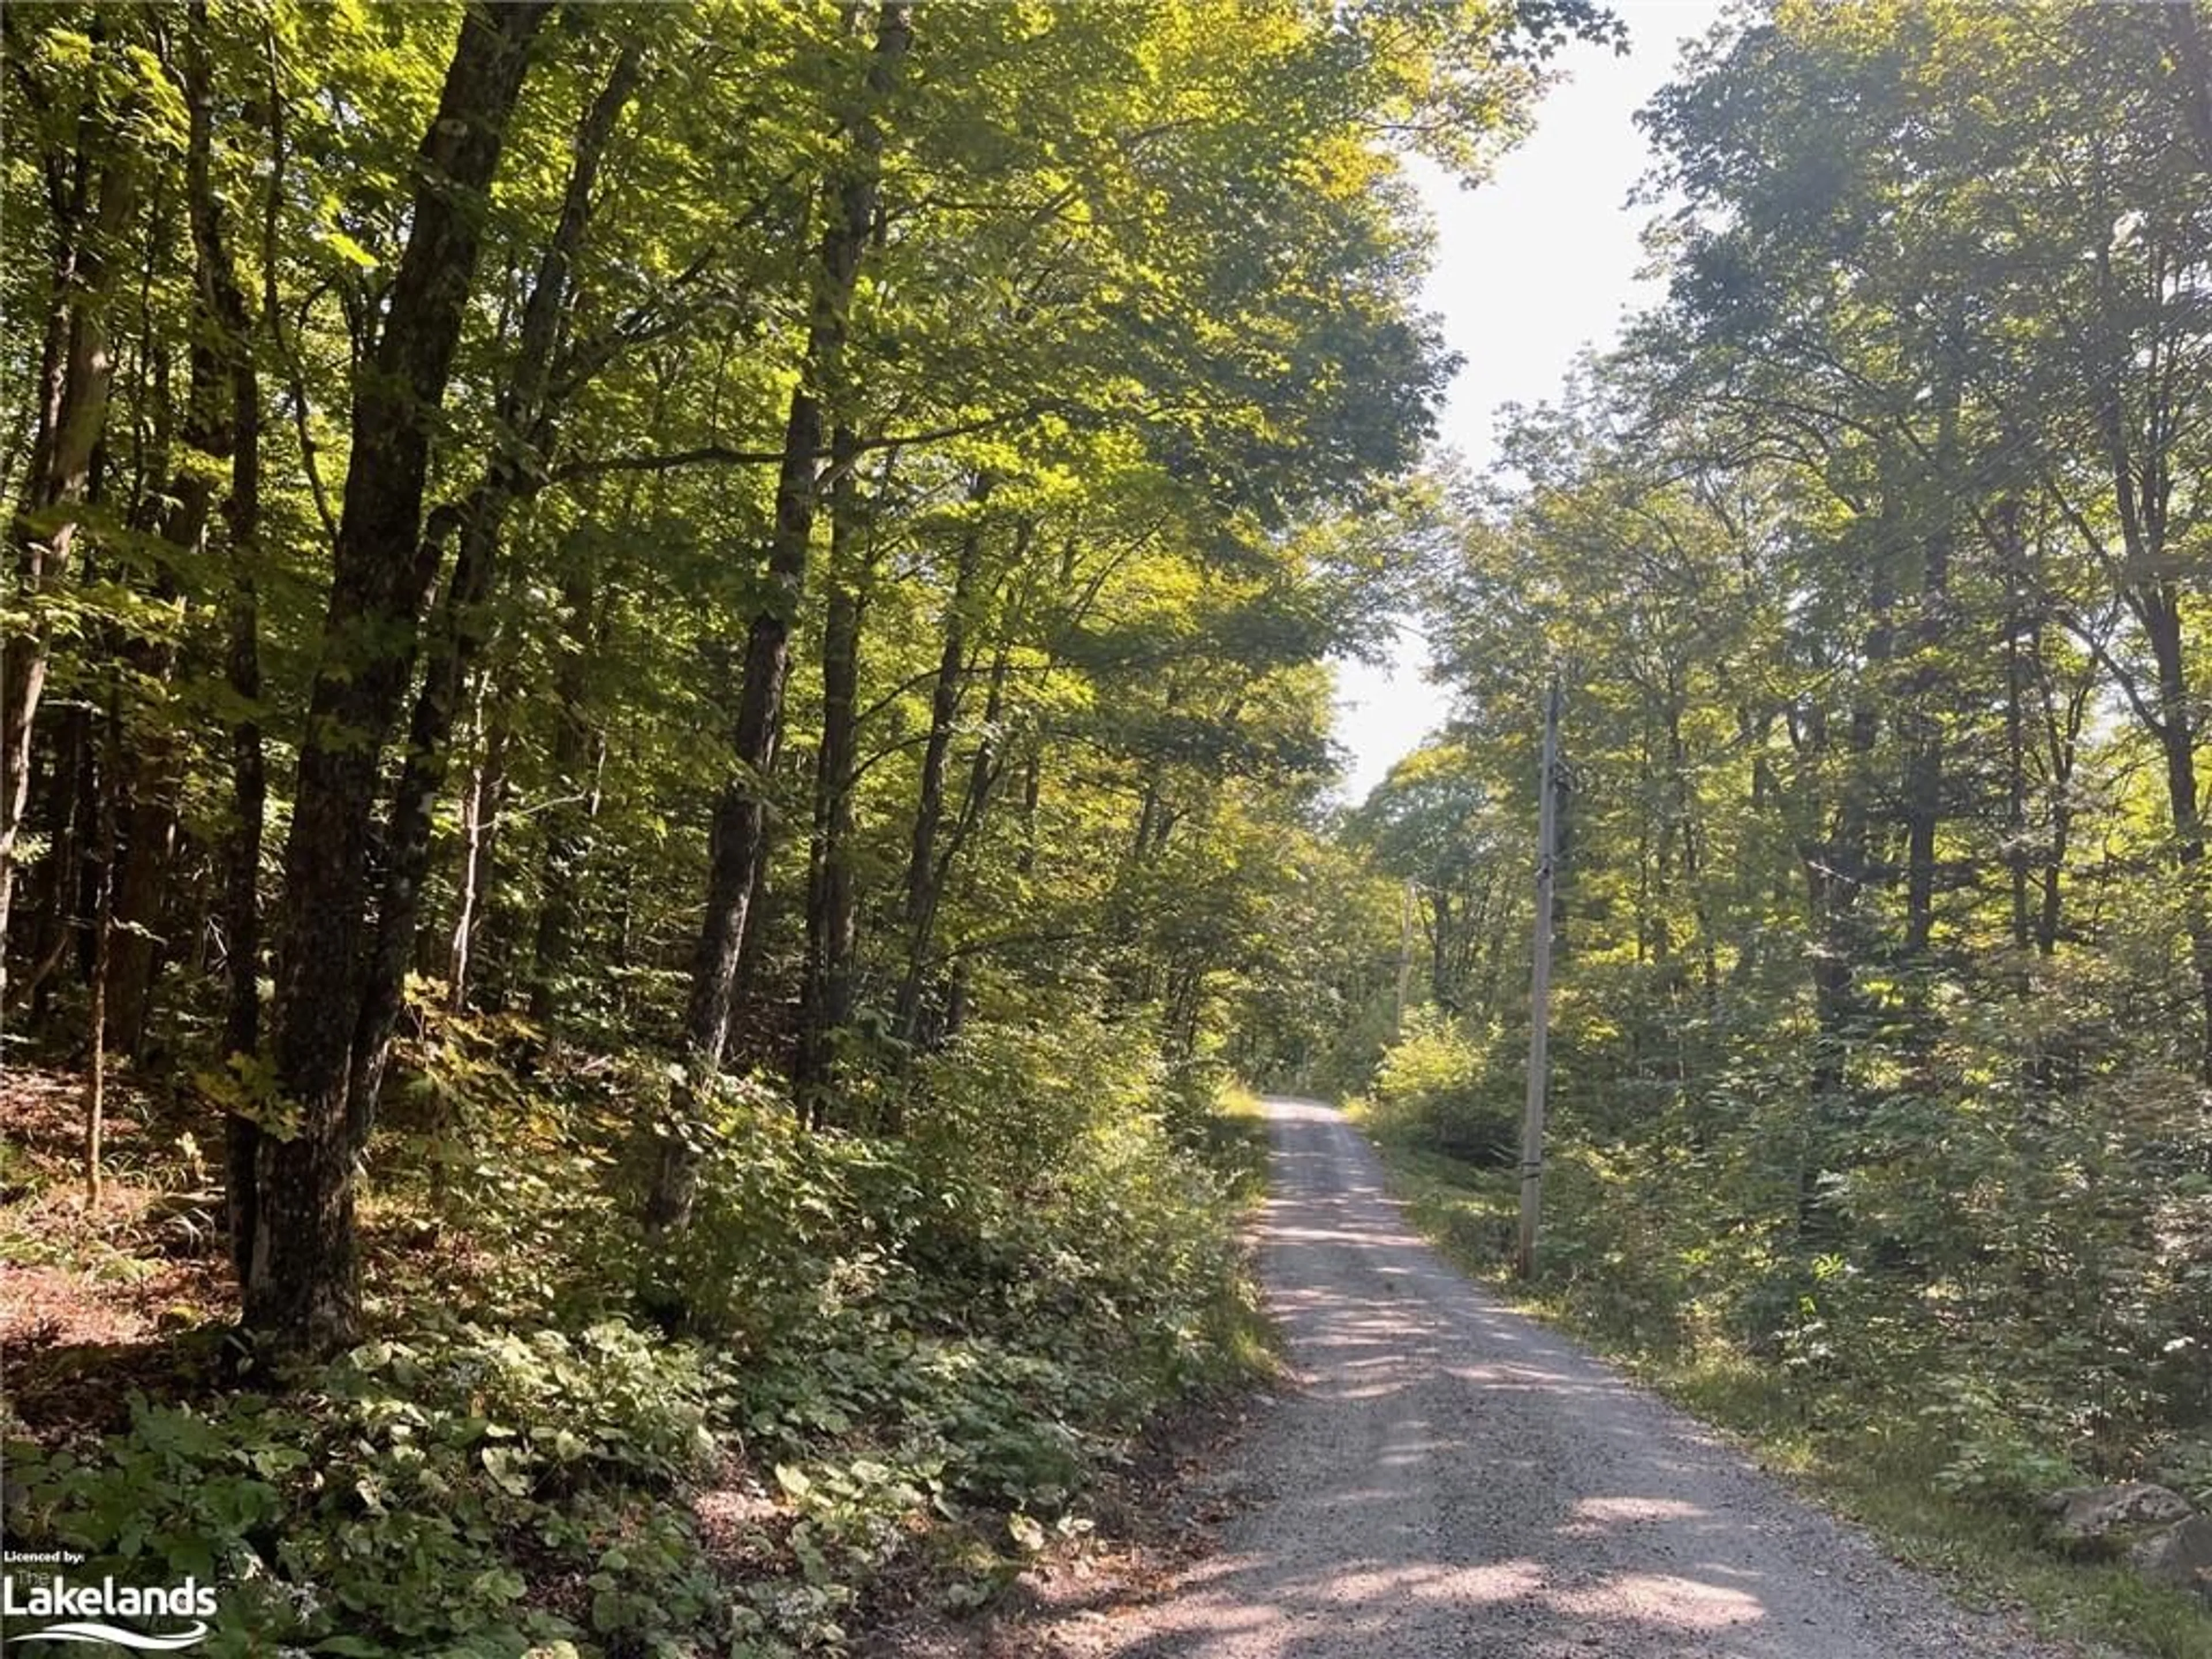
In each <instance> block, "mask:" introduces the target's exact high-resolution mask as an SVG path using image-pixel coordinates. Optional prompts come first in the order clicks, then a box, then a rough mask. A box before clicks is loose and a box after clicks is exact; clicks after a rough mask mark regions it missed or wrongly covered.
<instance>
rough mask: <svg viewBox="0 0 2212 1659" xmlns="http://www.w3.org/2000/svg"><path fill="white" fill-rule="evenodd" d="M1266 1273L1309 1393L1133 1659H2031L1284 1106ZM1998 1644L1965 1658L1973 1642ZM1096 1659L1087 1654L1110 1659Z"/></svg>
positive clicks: (1104, 1630)
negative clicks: (1474, 1253) (1820, 1510)
mask: <svg viewBox="0 0 2212 1659" xmlns="http://www.w3.org/2000/svg"><path fill="white" fill-rule="evenodd" d="M1268 1104H1269V1113H1270V1118H1271V1133H1272V1136H1273V1198H1272V1199H1271V1200H1269V1202H1268V1205H1267V1214H1266V1228H1265V1235H1264V1264H1265V1272H1266V1277H1267V1285H1268V1291H1269V1299H1270V1303H1271V1305H1272V1306H1273V1310H1274V1311H1275V1313H1276V1315H1277V1316H1278V1317H1279V1319H1280V1320H1281V1322H1282V1323H1283V1326H1284V1328H1285V1334H1286V1336H1287V1339H1288V1348H1289V1354H1290V1358H1291V1364H1292V1365H1293V1366H1294V1368H1295V1370H1296V1372H1297V1379H1298V1388H1297V1390H1296V1392H1295V1395H1294V1396H1293V1397H1292V1398H1291V1399H1290V1400H1289V1401H1286V1402H1285V1404H1284V1406H1283V1407H1281V1409H1280V1411H1279V1413H1278V1414H1277V1416H1276V1418H1275V1419H1274V1420H1273V1421H1272V1422H1271V1423H1270V1424H1269V1425H1268V1426H1267V1430H1266V1431H1264V1432H1263V1433H1261V1435H1260V1436H1258V1437H1257V1438H1256V1439H1255V1443H1254V1444H1253V1445H1252V1447H1251V1448H1250V1449H1249V1453H1248V1455H1247V1457H1246V1467H1245V1468H1243V1470H1241V1471H1240V1472H1239V1478H1240V1479H1241V1480H1242V1481H1243V1483H1244V1484H1245V1485H1246V1486H1247V1487H1248V1489H1249V1492H1248V1495H1249V1497H1250V1498H1251V1499H1252V1500H1253V1501H1252V1503H1251V1506H1250V1507H1249V1510H1246V1511H1245V1512H1244V1513H1243V1515H1242V1516H1240V1517H1239V1518H1238V1519H1237V1520H1236V1521H1235V1522H1232V1523H1231V1525H1230V1526H1229V1528H1227V1529H1226V1532H1225V1536H1224V1539H1223V1541H1222V1543H1223V1547H1222V1549H1221V1550H1220V1552H1219V1553H1218V1554H1217V1555H1216V1556H1214V1557H1213V1558H1212V1559H1210V1560H1207V1561H1206V1562H1203V1563H1201V1564H1200V1565H1199V1566H1198V1567H1196V1568H1195V1569H1194V1570H1193V1571H1191V1572H1189V1573H1188V1575H1186V1577H1184V1579H1183V1580H1182V1583H1181V1584H1180V1586H1179V1589H1178V1590H1177V1593H1176V1595H1173V1596H1172V1597H1171V1598H1170V1599H1169V1600H1168V1601H1165V1602H1164V1603H1162V1604H1160V1605H1158V1606H1154V1607H1150V1608H1147V1609H1145V1610H1144V1611H1142V1612H1141V1613H1132V1614H1129V1615H1128V1616H1127V1617H1126V1618H1117V1617H1115V1616H1114V1615H1113V1610H1112V1609H1111V1608H1110V1607H1108V1606H1101V1607H1097V1609H1095V1612H1096V1613H1105V1614H1107V1617H1106V1618H1105V1619H1104V1620H1103V1621H1100V1620H1096V1619H1094V1620H1093V1623H1092V1628H1093V1630H1094V1632H1097V1634H1098V1635H1099V1636H1100V1637H1102V1638H1103V1647H1097V1649H1096V1650H1099V1651H1104V1652H1109V1653H1114V1654H1118V1655H1125V1656H1131V1659H1139V1656H1141V1659H1183V1656H1205V1659H1263V1656H1264V1659H1322V1656H1330V1659H1364V1656H1370V1655H1386V1654H1387V1655H1407V1656H1419V1655H1429V1654H1437V1655H1492V1654H1494V1655H1500V1656H1504V1655H1514V1656H1530V1659H1556V1656H1566V1655H1577V1656H1581V1655H1593V1654H1596V1655H1607V1656H1614V1655H1619V1656H1653V1659H1656V1656H1662V1655H1663V1656H1677V1655H1680V1656H1701V1659H1916V1656H1923V1655H1924V1656H1927V1659H1936V1656H1938V1655H1942V1656H1945V1659H1951V1656H1955V1655H1957V1654H1959V1653H1960V1652H1961V1651H1962V1650H1965V1651H1990V1652H2004V1653H2012V1654H2019V1653H2021V1652H2022V1651H2023V1650H2022V1649H2021V1647H2020V1646H2019V1645H2018V1644H2015V1643H2012V1642H2009V1641H2007V1642H2004V1643H2002V1644H1999V1645H1997V1646H1994V1647H1990V1648H1986V1649H1984V1647H1983V1646H1982V1641H1981V1639H1980V1638H1984V1637H1986V1636H1987V1635H1988V1634H1989V1632H1984V1631H1980V1630H1972V1629H1970V1628H1969V1626H1970V1624H1971V1623H1972V1621H1970V1620H1968V1619H1967V1616H1966V1615H1965V1614H1963V1613H1960V1612H1959V1611H1958V1610H1957V1609H1956V1608H1954V1607H1951V1606H1950V1605H1949V1604H1948V1602H1946V1601H1943V1600H1942V1598H1941V1597H1940V1596H1939V1595H1936V1594H1935V1593H1934V1592H1933V1591H1932V1590H1930V1589H1928V1588H1927V1587H1925V1586H1923V1585H1922V1584H1920V1583H1918V1582H1917V1580H1912V1579H1911V1578H1909V1577H1907V1576H1906V1575H1905V1574H1903V1573H1901V1572H1899V1571H1897V1570H1895V1569H1893V1568H1892V1567H1890V1566H1889V1565H1888V1564H1887V1563H1886V1562H1883V1561H1882V1560H1881V1559H1879V1558H1878V1557H1877V1556H1876V1555H1875V1553H1874V1552H1873V1551H1872V1550H1871V1549H1870V1548H1869V1547H1868V1546H1867V1545H1866V1543H1865V1542H1864V1541H1863V1539H1861V1538H1859V1537H1858V1536H1857V1534H1852V1533H1850V1532H1848V1531H1846V1530H1845V1529H1844V1528H1840V1527H1838V1526H1837V1525H1836V1524H1835V1523H1834V1522H1832V1521H1829V1520H1828V1519H1827V1518H1826V1517H1825V1516H1820V1515H1818V1514H1816V1513H1814V1512H1813V1511H1811V1510H1808V1509H1807V1508H1805V1507H1804V1506H1803V1505H1802V1504H1799V1503H1797V1502H1796V1500H1795V1499H1793V1498H1790V1496H1789V1495H1788V1494H1787V1493H1786V1492H1783V1491H1782V1490H1781V1489H1780V1488H1778V1486H1775V1485H1773V1483H1771V1482H1770V1481H1768V1480H1765V1478H1764V1477H1762V1476H1761V1475H1759V1474H1758V1473H1757V1472H1756V1471H1755V1470H1753V1469H1752V1468H1748V1467H1747V1465H1746V1464H1745V1463H1744V1462H1742V1460H1741V1458H1740V1457H1738V1456H1737V1455H1735V1454H1734V1453H1733V1452H1731V1451H1729V1449H1726V1448H1725V1447H1723V1445H1721V1444H1719V1443H1717V1442H1716V1441H1715V1440H1714V1439H1713V1438H1712V1437H1711V1436H1710V1435H1709V1434H1707V1433H1706V1432H1705V1431H1703V1430H1702V1429H1701V1428H1699V1426H1698V1425H1695V1424H1694V1423H1692V1422H1691V1421H1690V1420H1689V1419H1685V1418H1683V1417H1681V1416H1680V1414H1678V1413H1674V1412H1673V1411H1672V1410H1670V1409H1668V1407H1664V1406H1663V1405H1662V1404H1661V1403H1660V1402H1658V1401H1655V1400H1653V1399H1651V1398H1650V1397H1649V1396H1647V1395H1643V1394H1641V1393H1639V1392H1638V1391H1636V1390H1634V1389H1630V1388H1628V1387H1627V1386H1626V1385H1625V1384H1624V1383H1622V1382H1621V1381H1620V1378H1619V1377H1618V1376H1615V1375H1614V1374H1613V1372H1611V1371H1610V1370H1607V1368H1605V1367H1604V1366H1602V1365H1601V1364H1598V1363H1597V1362H1596V1361H1595V1360H1593V1359H1591V1358H1589V1357H1588V1356H1586V1355H1584V1354H1583V1353H1582V1352H1579V1351H1578V1350H1577V1349H1576V1348H1574V1347H1573V1346H1571V1345H1570V1344H1568V1343H1566V1342H1565V1341H1564V1340H1561V1339H1559V1337H1557V1336H1556V1335H1554V1334H1552V1333H1551V1332H1550V1331H1548V1330H1547V1329H1546V1328H1543V1327H1541V1326H1540V1325H1537V1324H1535V1323H1534V1322H1530V1321H1528V1320H1527V1319H1525V1318H1523V1317H1522V1316H1519V1315H1517V1314H1515V1313H1513V1312H1511V1311H1510V1310H1507V1309H1504V1308H1503V1307H1501V1306H1499V1305H1498V1304H1496V1303H1494V1302H1492V1300H1491V1299H1490V1298H1489V1297H1486V1295H1484V1294H1483V1293H1482V1292H1481V1291H1478V1290H1477V1289H1476V1288H1475V1287H1474V1286H1473V1285H1470V1284H1468V1282H1467V1281H1466V1280H1465V1279H1462V1277H1461V1276H1460V1275H1459V1274H1457V1273H1455V1272H1454V1271H1453V1270H1452V1269H1451V1268H1450V1267H1448V1266H1447V1265H1446V1264H1445V1263H1444V1262H1443V1261H1442V1260H1441V1259H1440V1258H1438V1257H1437V1255H1435V1254H1434V1253H1433V1252H1432V1251H1431V1250H1430V1249H1428V1248H1427V1246H1425V1244H1423V1243H1421V1242H1420V1241H1419V1239H1418V1238H1416V1237H1413V1234H1412V1233H1411V1232H1410V1231H1408V1230H1407V1227H1406V1225H1405V1224H1404V1222H1403V1219H1402V1218H1401V1215H1400V1213H1399V1212H1398V1210H1397V1208H1396V1206H1395V1205H1393V1204H1391V1203H1390V1202H1389V1201H1388V1200H1386V1199H1385V1198H1384V1196H1383V1190H1382V1177H1381V1172H1380V1170H1379V1168H1378V1167H1377V1165H1376V1162H1375V1159H1374V1157H1373V1154H1372V1153H1371V1152H1370V1151H1369V1149H1368V1148H1367V1146H1366V1145H1365V1143H1364V1141H1362V1140H1361V1139H1359V1137H1358V1135H1357V1134H1355V1133H1353V1132H1352V1130H1351V1129H1350V1128H1349V1127H1347V1126H1346V1124H1345V1123H1344V1122H1343V1121H1342V1120H1341V1118H1340V1116H1339V1115H1337V1114H1336V1113H1334V1111H1331V1110H1329V1109H1327V1108H1324V1107H1320V1106H1316V1105H1312V1104H1310V1103H1303V1102H1295V1101H1271V1102H1270V1103H1268ZM1970 1637H1971V1638H1975V1639H1972V1640H1968V1639H1966V1638H1970ZM1092 1645H1093V1644H1085V1646H1086V1648H1089V1647H1091V1646H1092Z"/></svg>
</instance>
